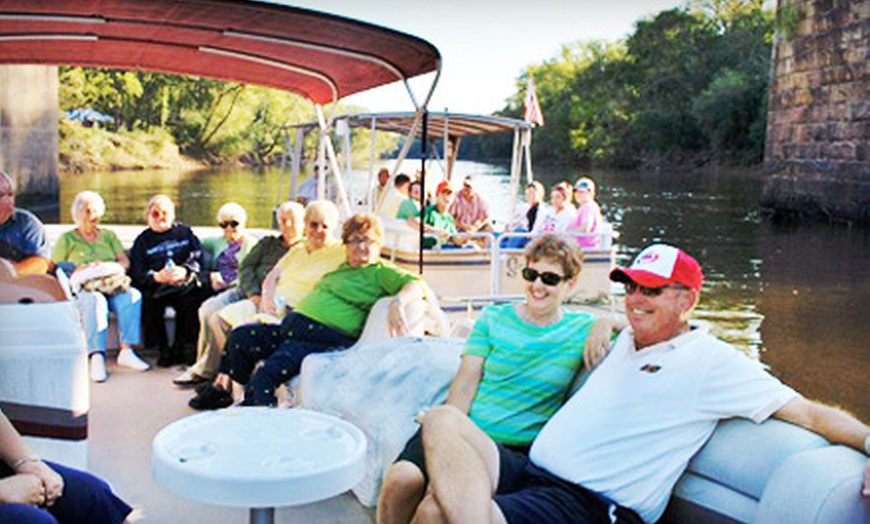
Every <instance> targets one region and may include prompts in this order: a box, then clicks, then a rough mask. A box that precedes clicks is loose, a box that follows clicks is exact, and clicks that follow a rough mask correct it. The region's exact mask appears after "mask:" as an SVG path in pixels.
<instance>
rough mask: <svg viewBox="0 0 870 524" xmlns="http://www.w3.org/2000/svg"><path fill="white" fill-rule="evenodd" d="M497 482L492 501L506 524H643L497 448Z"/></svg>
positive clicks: (613, 505)
mask: <svg viewBox="0 0 870 524" xmlns="http://www.w3.org/2000/svg"><path fill="white" fill-rule="evenodd" d="M498 452H499V467H500V470H499V478H498V488H497V489H496V494H495V496H494V497H493V500H494V501H495V503H496V504H498V507H499V509H500V510H501V512H502V514H503V515H504V516H505V519H506V520H507V521H508V523H509V524H541V523H543V522H571V523H574V524H585V523H590V524H591V523H612V522H619V523H623V522H624V523H629V524H643V520H642V519H641V518H640V517H639V516H638V515H637V513H635V512H634V511H632V510H630V509H628V508H624V507H622V506H619V505H617V504H616V503H614V502H612V501H610V500H608V499H607V498H606V497H604V496H602V495H599V494H598V493H595V492H594V491H590V490H588V489H586V488H583V487H581V486H578V485H576V484H573V483H571V482H568V481H566V480H562V479H560V478H559V477H556V476H555V475H553V474H551V473H549V472H547V471H545V470H543V469H541V468H539V467H537V466H535V465H534V464H532V462H531V461H530V460H529V458H528V457H527V456H525V455H523V454H521V453H515V452H513V451H511V450H509V449H506V448H504V447H503V446H501V445H499V446H498Z"/></svg>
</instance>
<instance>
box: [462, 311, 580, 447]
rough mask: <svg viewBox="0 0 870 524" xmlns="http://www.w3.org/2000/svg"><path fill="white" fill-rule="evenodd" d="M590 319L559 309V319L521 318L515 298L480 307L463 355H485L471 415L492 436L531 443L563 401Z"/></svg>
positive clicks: (520, 443) (505, 441)
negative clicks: (533, 321)
mask: <svg viewBox="0 0 870 524" xmlns="http://www.w3.org/2000/svg"><path fill="white" fill-rule="evenodd" d="M595 320H596V318H595V316H593V315H591V314H589V313H585V312H582V311H569V310H564V316H563V317H562V320H560V321H559V322H558V323H556V324H553V325H549V326H536V325H534V324H529V323H528V322H526V321H524V320H523V319H521V318H520V317H519V315H517V313H516V310H515V309H514V304H499V305H495V306H489V307H487V308H485V309H484V310H483V312H482V313H481V315H480V317H478V319H477V321H476V322H475V323H474V328H473V329H472V330H471V333H470V334H469V336H468V340H467V341H466V343H465V351H464V354H465V355H476V356H479V357H483V358H484V359H485V360H484V363H483V376H482V377H481V380H480V384H479V385H478V387H477V394H476V395H475V396H474V400H473V401H472V403H471V409H470V411H469V414H468V415H469V417H471V420H473V421H474V423H475V424H477V426H478V427H479V428H480V429H482V430H483V432H484V433H486V434H487V435H489V436H490V437H491V438H492V439H493V440H495V441H496V442H500V443H502V444H508V445H512V446H527V445H529V444H531V442H532V440H534V438H535V436H537V434H538V432H540V431H541V428H543V427H544V423H545V422H547V420H548V419H549V418H550V417H551V416H552V415H553V413H555V412H556V410H557V409H559V406H561V405H562V403H563V402H564V401H565V398H566V396H567V394H568V389H569V387H570V385H571V381H572V380H573V379H574V376H575V375H576V374H577V371H578V370H579V369H580V368H581V367H582V366H583V346H584V344H585V343H586V338H587V337H588V336H589V331H590V329H591V328H592V325H593V324H594V323H595Z"/></svg>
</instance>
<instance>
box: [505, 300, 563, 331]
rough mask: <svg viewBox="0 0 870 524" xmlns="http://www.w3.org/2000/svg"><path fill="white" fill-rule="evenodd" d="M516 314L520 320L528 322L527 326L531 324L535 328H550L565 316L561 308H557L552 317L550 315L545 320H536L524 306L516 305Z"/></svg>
mask: <svg viewBox="0 0 870 524" xmlns="http://www.w3.org/2000/svg"><path fill="white" fill-rule="evenodd" d="M516 312H517V314H518V315H519V316H520V318H521V319H523V320H524V321H525V322H528V323H529V324H532V325H535V326H542V327H543V326H552V325H553V324H558V323H559V322H560V321H561V320H562V317H563V316H564V314H565V313H564V312H563V311H562V308H561V307H559V308H558V309H556V311H555V312H554V313H553V314H552V315H550V316H549V317H547V318H544V319H541V318H536V317H534V316H532V315H530V314H529V310H528V308H527V307H526V305H525V304H517V307H516Z"/></svg>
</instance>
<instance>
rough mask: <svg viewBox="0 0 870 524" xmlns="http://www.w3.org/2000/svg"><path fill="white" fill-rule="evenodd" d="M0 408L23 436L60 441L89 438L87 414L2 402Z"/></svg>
mask: <svg viewBox="0 0 870 524" xmlns="http://www.w3.org/2000/svg"><path fill="white" fill-rule="evenodd" d="M0 407H2V409H3V413H4V414H5V415H6V417H7V418H8V419H9V421H10V422H12V425H13V426H15V429H17V430H18V432H19V433H21V435H24V436H28V437H43V438H55V439H60V440H85V439H87V438H88V414H87V412H85V413H76V412H73V411H72V410H70V409H62V408H49V407H45V406H34V405H32V404H18V403H15V402H5V401H0Z"/></svg>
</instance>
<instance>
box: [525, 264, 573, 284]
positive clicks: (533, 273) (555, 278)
mask: <svg viewBox="0 0 870 524" xmlns="http://www.w3.org/2000/svg"><path fill="white" fill-rule="evenodd" d="M538 277H541V282H543V283H544V284H545V285H548V286H558V285H559V283H560V282H562V281H563V280H568V277H564V276H562V275H559V274H557V273H551V272H549V271H544V272H542V273H538V271H537V270H535V269H532V268H530V267H524V268H523V280H525V281H526V282H534V281H535V280H537V279H538Z"/></svg>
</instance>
